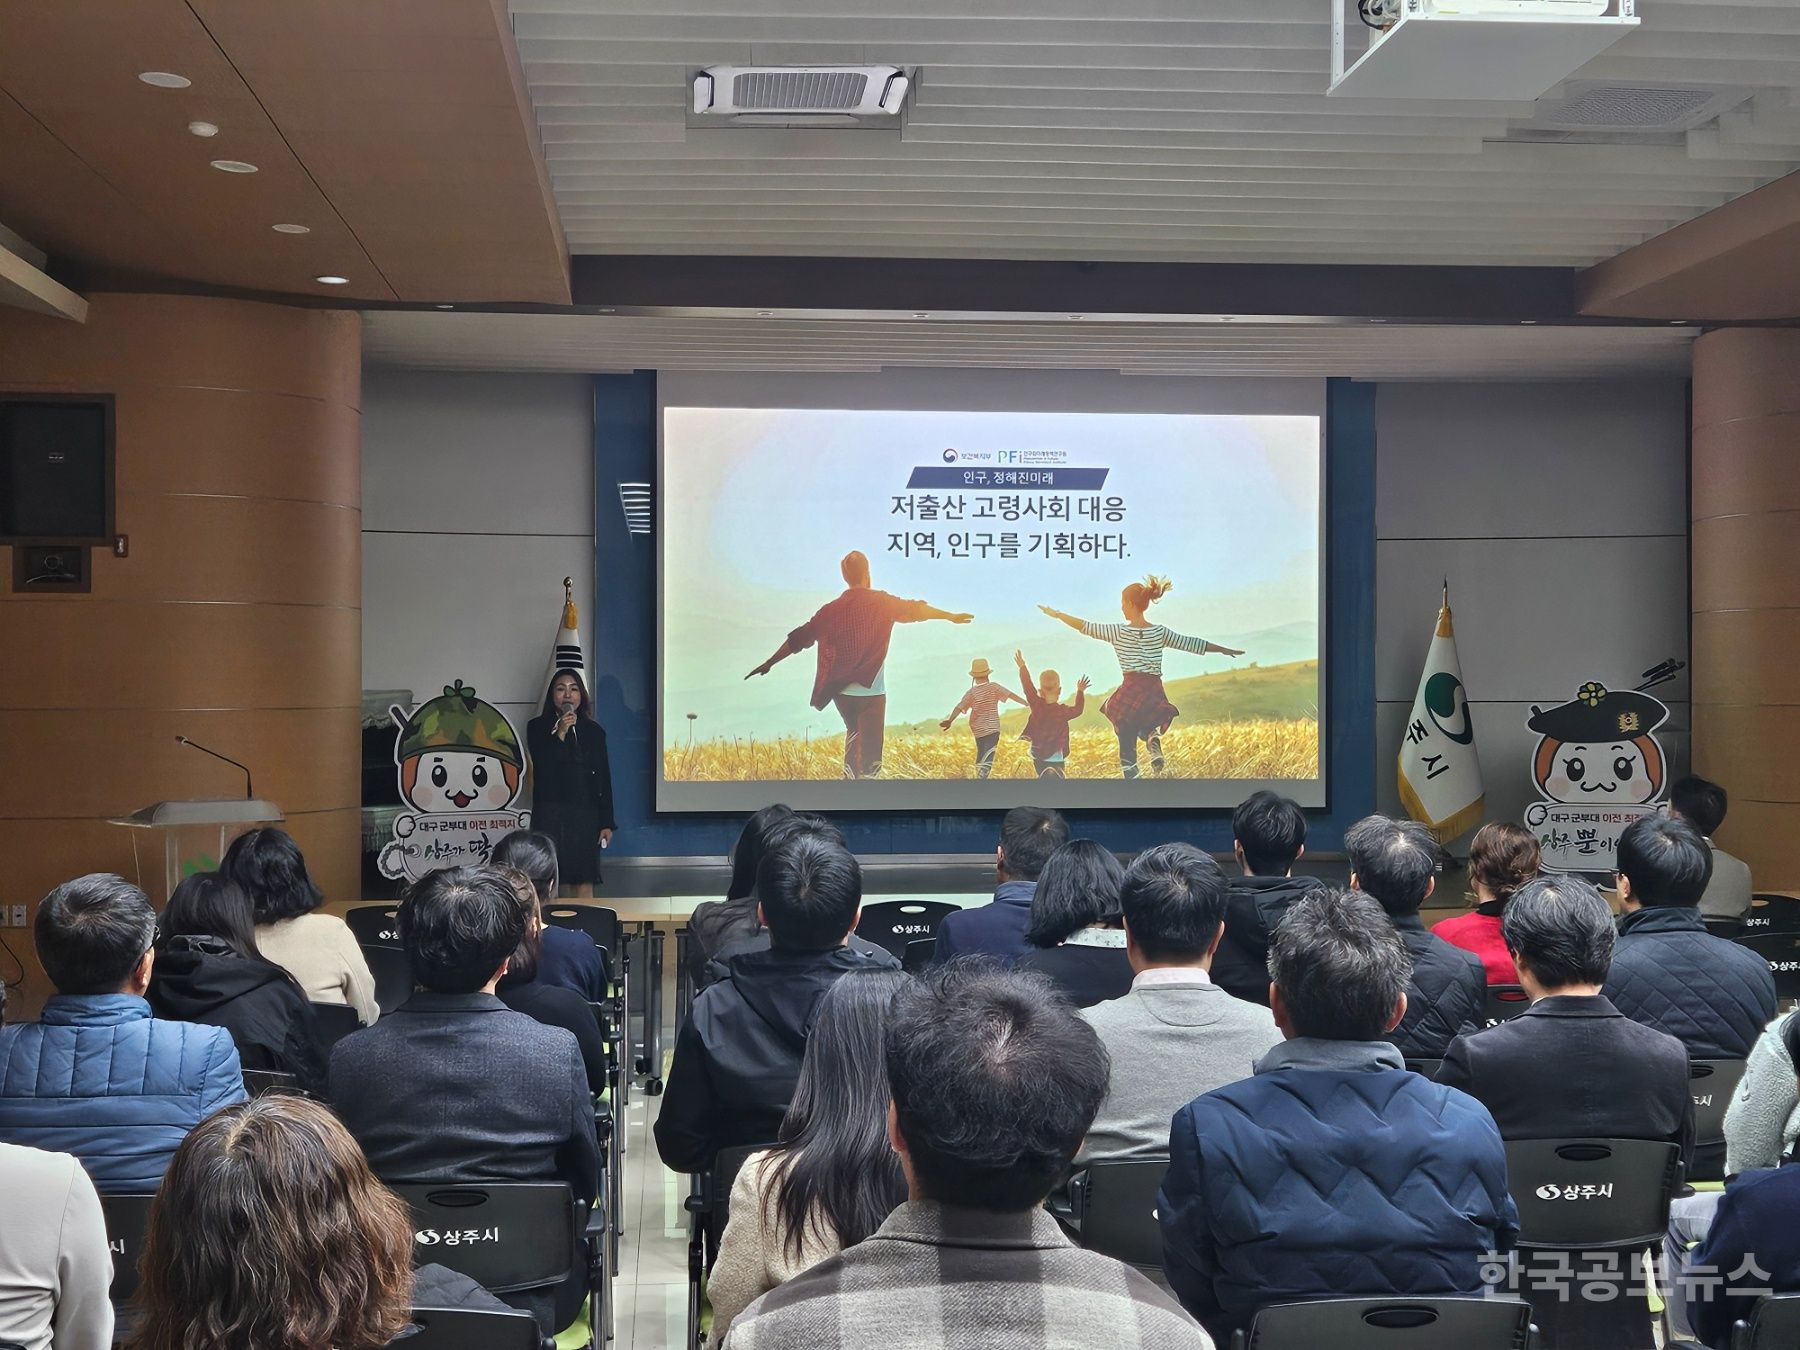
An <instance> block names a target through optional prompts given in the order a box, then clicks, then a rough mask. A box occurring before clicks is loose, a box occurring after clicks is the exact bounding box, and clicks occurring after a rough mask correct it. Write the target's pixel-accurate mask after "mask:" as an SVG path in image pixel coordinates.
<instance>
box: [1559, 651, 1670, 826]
mask: <svg viewBox="0 0 1800 1350" xmlns="http://www.w3.org/2000/svg"><path fill="white" fill-rule="evenodd" d="M1531 713H1532V716H1531V720H1530V721H1529V722H1527V723H1526V726H1528V727H1529V728H1530V729H1531V730H1533V731H1535V732H1537V733H1538V736H1539V737H1540V739H1539V741H1538V744H1537V751H1536V753H1535V754H1534V755H1533V756H1532V761H1531V773H1532V777H1533V778H1535V779H1536V780H1537V785H1538V788H1539V790H1540V791H1542V792H1543V794H1544V796H1546V797H1548V798H1549V799H1550V800H1551V801H1553V802H1583V803H1591V804H1595V805H1620V806H1639V805H1643V804H1645V803H1647V802H1652V801H1654V800H1656V797H1657V795H1658V794H1659V793H1660V792H1661V791H1662V787H1663V777H1664V774H1665V772H1666V771H1665V768H1664V764H1663V752H1662V746H1661V745H1660V744H1658V743H1657V740H1656V737H1655V736H1653V735H1652V734H1651V733H1652V732H1654V731H1655V730H1656V728H1657V727H1659V726H1661V725H1662V724H1663V722H1664V721H1665V720H1666V719H1667V718H1668V716H1669V710H1668V709H1667V708H1666V707H1664V706H1663V705H1662V704H1661V703H1660V702H1659V701H1657V700H1656V699H1653V698H1651V697H1650V696H1649V695H1648V694H1641V693H1639V692H1637V691H1636V690H1632V689H1627V690H1608V689H1607V688H1606V687H1605V686H1604V685H1602V684H1600V683H1599V682H1598V681H1597V680H1589V681H1588V682H1587V683H1586V684H1584V685H1582V686H1581V688H1580V689H1578V690H1576V692H1575V697H1574V698H1572V699H1570V700H1569V701H1568V702H1567V703H1559V704H1557V706H1556V707H1554V708H1545V709H1539V708H1536V707H1533V708H1532V710H1531Z"/></svg>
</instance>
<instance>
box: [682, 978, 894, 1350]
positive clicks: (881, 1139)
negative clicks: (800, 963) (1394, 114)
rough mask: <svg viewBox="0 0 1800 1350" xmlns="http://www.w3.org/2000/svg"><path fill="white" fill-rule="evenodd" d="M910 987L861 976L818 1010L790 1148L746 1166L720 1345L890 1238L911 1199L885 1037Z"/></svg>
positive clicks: (723, 1283)
mask: <svg viewBox="0 0 1800 1350" xmlns="http://www.w3.org/2000/svg"><path fill="white" fill-rule="evenodd" d="M905 980H906V977H905V976H904V975H901V974H900V973H899V972H897V971H891V970H872V971H856V972H853V973H852V974H849V975H846V976H844V978H843V979H841V980H839V981H838V982H837V983H836V984H834V985H832V986H831V988H829V989H827V990H826V991H825V994H824V996H823V997H822V998H821V999H820V1000H819V1010H818V1015H817V1018H816V1021H815V1025H814V1026H813V1030H812V1034H811V1035H810V1036H809V1037H807V1041H806V1056H805V1058H804V1059H803V1060H802V1061H801V1063H800V1079H799V1082H798V1083H796V1085H795V1087H794V1103H793V1105H792V1106H790V1107H788V1113H787V1118H786V1119H785V1120H783V1121H782V1122H781V1142H780V1143H778V1144H777V1145H776V1146H775V1147H774V1148H772V1149H769V1150H767V1151H765V1152H762V1153H755V1154H752V1155H751V1156H750V1158H749V1159H748V1160H747V1161H746V1162H745V1163H744V1166H743V1169H742V1170H741V1171H740V1172H739V1173H738V1175H737V1181H736V1183H735V1184H734V1185H733V1187H732V1191H731V1217H730V1219H729V1221H727V1223H726V1225H725V1236H724V1238H723V1239H722V1240H721V1241H720V1244H719V1259H718V1262H717V1263H716V1264H715V1265H714V1266H713V1270H712V1274H711V1276H710V1277H709V1278H708V1279H707V1282H706V1294H707V1298H708V1299H709V1300H710V1301H711V1302H712V1310H713V1320H712V1341H713V1343H714V1344H717V1343H719V1342H720V1341H722V1340H723V1339H724V1337H725V1333H726V1331H727V1330H729V1329H730V1326H731V1320H732V1319H733V1318H734V1317H736V1316H737V1315H738V1314H739V1313H740V1312H742V1311H743V1310H744V1309H745V1308H746V1307H748V1306H749V1304H750V1302H751V1300H753V1299H755V1298H757V1297H758V1296H759V1295H762V1294H765V1293H767V1292H768V1291H769V1290H771V1289H773V1288H774V1287H775V1286H776V1285H778V1284H781V1283H783V1282H784V1281H787V1280H791V1279H793V1277H794V1276H796V1275H798V1274H799V1273H800V1272H801V1271H803V1270H807V1269H809V1268H811V1267H813V1266H816V1265H818V1264H819V1262H821V1261H823V1260H824V1259H825V1258H826V1257H828V1256H833V1255H835V1254H836V1253H838V1252H840V1251H842V1250H843V1249H844V1248H845V1247H854V1246H855V1245H856V1244H857V1243H859V1242H861V1241H862V1240H863V1239H864V1238H866V1237H868V1236H869V1235H870V1234H872V1233H874V1231H875V1230H876V1229H877V1228H879V1227H881V1225H882V1223H883V1221H884V1220H886V1218H887V1216H888V1215H889V1214H891V1213H892V1212H893V1210H894V1206H896V1205H898V1204H899V1203H900V1202H901V1201H902V1200H904V1199H906V1179H905V1178H904V1177H903V1176H902V1175H901V1172H900V1160H899V1159H898V1158H897V1157H895V1156H894V1151H893V1150H892V1149H891V1148H890V1147H888V1135H887V1111H888V1084H887V1066H886V1062H885V1061H884V1059H883V1057H882V1033H883V1030H884V1028H885V1027H886V1025H887V1018H888V1009H889V1008H890V1007H891V1006H892V1004H893V1001H894V995H895V993H897V992H898V991H899V989H900V987H901V985H902V984H903V983H904V982H905Z"/></svg>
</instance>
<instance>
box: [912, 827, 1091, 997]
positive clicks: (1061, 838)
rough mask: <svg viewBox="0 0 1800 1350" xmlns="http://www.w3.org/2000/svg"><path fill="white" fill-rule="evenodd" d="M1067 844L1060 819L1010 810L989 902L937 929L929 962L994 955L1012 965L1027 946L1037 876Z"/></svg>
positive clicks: (1065, 829)
mask: <svg viewBox="0 0 1800 1350" xmlns="http://www.w3.org/2000/svg"><path fill="white" fill-rule="evenodd" d="M1068 842H1069V825H1068V822H1067V821H1065V820H1064V819H1063V818H1062V816H1061V815H1060V814H1059V813H1057V812H1055V811H1051V810H1048V809H1046V808H1045V807H1041V806H1015V807H1014V808H1013V809H1012V810H1010V811H1008V812H1007V813H1006V818H1005V819H1004V820H1002V821H1001V822H1000V847H999V848H998V849H996V850H995V852H994V876H995V887H994V898H993V901H992V902H991V903H989V904H986V905H979V906H977V907H975V908H973V909H964V910H959V911H957V912H956V913H955V914H951V915H948V916H947V917H946V918H945V919H944V921H943V922H942V923H941V924H939V925H938V930H937V946H936V948H935V949H934V951H933V953H932V964H934V965H940V966H941V965H943V964H944V963H946V962H947V961H951V960H953V959H955V958H956V957H958V956H979V955H986V956H993V957H997V958H999V959H1000V960H1002V961H1005V962H1007V963H1009V964H1010V963H1011V962H1014V961H1017V960H1018V959H1019V958H1020V957H1021V956H1024V955H1025V954H1026V953H1027V952H1028V951H1030V950H1031V949H1030V947H1028V946H1027V945H1026V943H1025V930H1026V929H1027V928H1029V927H1030V926H1031V897H1032V893H1033V892H1034V891H1036V890H1037V882H1038V874H1039V873H1040V872H1042V871H1043V870H1044V864H1045V863H1047V862H1049V861H1050V855H1051V854H1052V853H1054V852H1056V850H1057V849H1059V848H1061V847H1062V846H1063V845H1064V844H1066V843H1068Z"/></svg>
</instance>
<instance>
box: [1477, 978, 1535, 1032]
mask: <svg viewBox="0 0 1800 1350" xmlns="http://www.w3.org/2000/svg"><path fill="white" fill-rule="evenodd" d="M1530 1006H1531V1000H1530V999H1529V998H1527V997H1526V996H1525V990H1524V987H1523V986H1521V985H1516V984H1490V985H1489V986H1488V991H1487V1012H1486V1014H1485V1017H1486V1022H1487V1025H1488V1026H1490V1027H1497V1026H1499V1025H1500V1024H1501V1023H1502V1022H1510V1021H1511V1020H1512V1019H1513V1018H1515V1017H1517V1016H1518V1015H1519V1014H1520V1013H1522V1012H1524V1011H1525V1010H1526V1009H1527V1008H1529V1007H1530Z"/></svg>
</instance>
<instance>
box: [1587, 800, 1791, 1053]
mask: <svg viewBox="0 0 1800 1350" xmlns="http://www.w3.org/2000/svg"><path fill="white" fill-rule="evenodd" d="M1618 859H1619V860H1618V868H1619V873H1618V886H1619V900H1620V902H1621V903H1622V905H1623V906H1624V910H1625V914H1624V917H1623V918H1621V919H1620V920H1619V946H1618V950H1617V952H1616V953H1615V954H1614V956H1613V964H1612V973H1611V975H1610V976H1609V977H1608V978H1607V981H1606V988H1605V990H1604V992H1605V994H1606V996H1607V997H1608V998H1609V999H1611V1000H1612V1001H1613V1004H1614V1005H1615V1006H1616V1007H1617V1008H1618V1010H1619V1011H1620V1012H1622V1013H1624V1014H1625V1015H1626V1016H1627V1017H1630V1018H1633V1019H1635V1020H1637V1021H1639V1022H1642V1023H1644V1025H1646V1026H1651V1027H1655V1028H1656V1029H1657V1030H1658V1031H1666V1032H1668V1033H1669V1034H1670V1035H1671V1036H1676V1037H1679V1038H1680V1040H1681V1041H1682V1043H1683V1044H1685V1045H1686V1046H1687V1051H1688V1056H1689V1058H1691V1059H1743V1058H1745V1057H1746V1056H1748V1055H1749V1053H1750V1047H1751V1046H1752V1045H1754V1044H1755V1043H1756V1038H1757V1035H1758V1033H1760V1032H1761V1031H1762V1029H1763V1027H1764V1026H1766V1025H1767V1024H1768V1022H1769V1019H1770V1018H1772V1017H1774V1016H1775V979H1774V977H1773V976H1772V975H1770V974H1769V965H1768V962H1766V961H1765V960H1763V958H1762V957H1760V956H1758V955H1757V954H1756V953H1755V952H1753V951H1751V950H1749V949H1748V948H1747V947H1740V946H1738V945H1737V944H1736V943H1734V942H1727V941H1726V940H1725V939H1724V938H1718V937H1714V936H1713V935H1712V934H1711V933H1709V932H1707V931H1706V924H1705V923H1704V922H1703V921H1702V920H1701V918H1700V911H1699V909H1698V908H1697V906H1698V904H1699V902H1700V897H1701V896H1702V895H1703V894H1704V893H1705V891H1706V883H1707V881H1708V880H1709V879H1710V877H1711V874H1712V853H1711V851H1710V850H1709V849H1708V848H1707V847H1706V840H1705V839H1703V838H1702V837H1701V835H1700V832H1699V831H1698V830H1696V829H1695V828H1694V827H1693V826H1692V825H1690V824H1688V823H1687V821H1685V820H1682V819H1681V818H1679V817H1677V816H1639V817H1638V818H1637V819H1636V820H1634V821H1632V822H1631V824H1629V825H1627V826H1626V827H1625V828H1624V830H1623V831H1621V832H1620V834H1619V850H1618Z"/></svg>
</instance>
